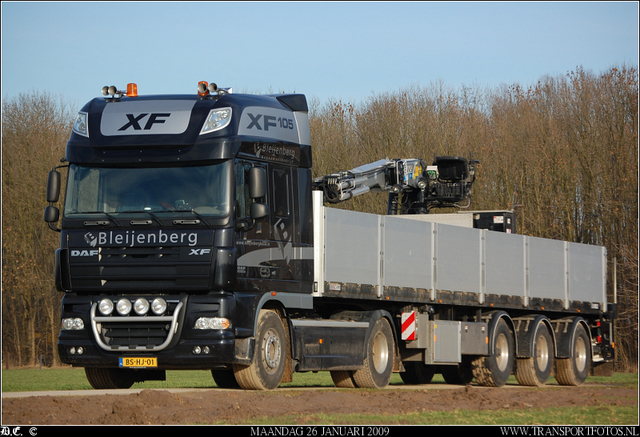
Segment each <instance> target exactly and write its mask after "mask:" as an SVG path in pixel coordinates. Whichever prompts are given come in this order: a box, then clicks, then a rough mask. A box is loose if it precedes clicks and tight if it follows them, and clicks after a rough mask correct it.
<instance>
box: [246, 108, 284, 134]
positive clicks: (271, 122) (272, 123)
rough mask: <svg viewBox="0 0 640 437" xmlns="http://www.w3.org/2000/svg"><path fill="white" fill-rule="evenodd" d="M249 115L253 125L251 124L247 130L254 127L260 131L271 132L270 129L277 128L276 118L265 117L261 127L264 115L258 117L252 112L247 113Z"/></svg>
mask: <svg viewBox="0 0 640 437" xmlns="http://www.w3.org/2000/svg"><path fill="white" fill-rule="evenodd" d="M247 115H248V116H249V118H250V119H251V123H249V126H247V129H253V128H254V127H255V128H257V129H258V130H263V128H264V130H267V131H268V130H269V127H276V126H277V125H276V118H275V117H274V116H272V115H265V116H264V118H263V125H262V126H260V118H261V117H262V114H258V115H253V114H252V113H250V112H247Z"/></svg>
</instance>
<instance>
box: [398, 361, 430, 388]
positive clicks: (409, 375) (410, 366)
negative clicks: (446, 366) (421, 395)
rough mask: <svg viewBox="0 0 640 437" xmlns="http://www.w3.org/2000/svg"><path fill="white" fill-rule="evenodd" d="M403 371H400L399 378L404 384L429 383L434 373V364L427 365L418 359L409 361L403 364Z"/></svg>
mask: <svg viewBox="0 0 640 437" xmlns="http://www.w3.org/2000/svg"><path fill="white" fill-rule="evenodd" d="M404 368H405V371H404V372H402V373H400V378H401V379H402V382H404V383H405V384H411V385H415V384H429V383H430V382H431V380H432V379H433V375H435V373H436V370H435V366H428V365H426V364H424V363H421V362H418V361H409V362H406V363H405V364H404Z"/></svg>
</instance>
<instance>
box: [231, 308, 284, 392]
mask: <svg viewBox="0 0 640 437" xmlns="http://www.w3.org/2000/svg"><path fill="white" fill-rule="evenodd" d="M286 342H287V338H286V335H285V330H284V326H283V325H282V320H280V316H278V314H276V313H275V312H274V311H271V310H261V311H260V314H259V316H258V327H257V330H256V350H255V352H254V354H253V359H252V361H251V364H250V365H248V366H245V365H241V364H234V365H233V373H234V376H235V378H236V381H238V384H239V385H240V387H241V388H243V389H245V390H271V389H274V388H276V387H278V385H280V381H282V377H283V375H284V370H285V364H286V355H287V343H286Z"/></svg>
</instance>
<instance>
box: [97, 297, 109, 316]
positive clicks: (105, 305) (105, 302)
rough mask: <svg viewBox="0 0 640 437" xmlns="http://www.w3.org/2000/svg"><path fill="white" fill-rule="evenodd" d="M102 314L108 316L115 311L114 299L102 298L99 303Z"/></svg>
mask: <svg viewBox="0 0 640 437" xmlns="http://www.w3.org/2000/svg"><path fill="white" fill-rule="evenodd" d="M98 309H99V310H100V314H102V315H103V316H108V315H110V314H111V313H112V312H113V301H112V300H111V299H102V300H101V301H100V303H99V304H98Z"/></svg>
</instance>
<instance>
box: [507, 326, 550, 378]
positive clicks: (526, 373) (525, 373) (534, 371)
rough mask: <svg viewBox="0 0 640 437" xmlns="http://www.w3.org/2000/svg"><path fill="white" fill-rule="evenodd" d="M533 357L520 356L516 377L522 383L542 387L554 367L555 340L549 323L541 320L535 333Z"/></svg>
mask: <svg viewBox="0 0 640 437" xmlns="http://www.w3.org/2000/svg"><path fill="white" fill-rule="evenodd" d="M531 355H532V356H531V357H529V358H518V361H517V363H516V372H515V373H516V379H517V380H518V383H520V385H525V386H531V387H542V386H543V385H545V384H546V383H547V380H548V379H549V376H550V375H551V370H552V369H553V364H554V362H553V358H554V353H553V341H552V339H551V334H550V333H549V329H548V328H547V325H545V324H544V323H543V322H540V323H539V324H538V326H537V327H536V331H535V333H534V335H533V341H532V351H531Z"/></svg>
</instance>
